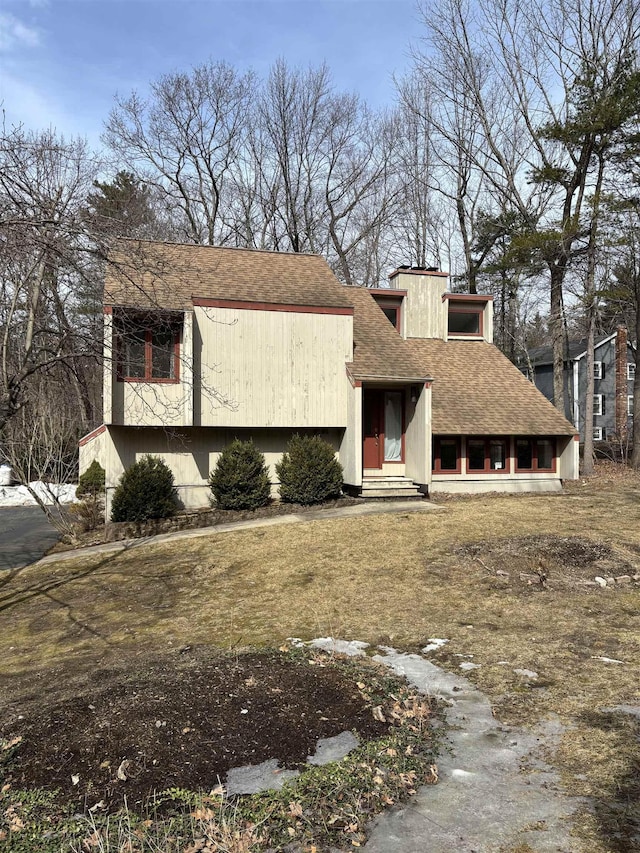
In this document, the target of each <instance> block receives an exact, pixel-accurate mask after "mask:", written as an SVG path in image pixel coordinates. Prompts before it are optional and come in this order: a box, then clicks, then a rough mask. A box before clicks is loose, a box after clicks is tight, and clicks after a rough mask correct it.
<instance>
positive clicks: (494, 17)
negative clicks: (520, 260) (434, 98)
mask: <svg viewBox="0 0 640 853" xmlns="http://www.w3.org/2000/svg"><path fill="white" fill-rule="evenodd" d="M422 11H423V18H424V22H425V26H426V28H427V33H428V38H429V44H430V47H431V52H430V53H427V52H423V53H422V54H420V56H419V57H418V58H417V62H418V65H417V67H418V69H419V70H420V71H421V72H422V73H423V74H425V75H428V76H429V79H430V83H431V85H432V86H435V88H436V90H437V91H438V94H439V97H440V98H441V99H442V101H443V103H444V104H445V108H446V109H445V112H444V116H445V117H446V116H447V115H448V114H451V112H452V111H453V112H454V113H455V110H461V109H463V110H464V111H465V113H467V114H471V115H472V116H473V120H474V125H473V131H474V132H473V134H472V135H471V136H469V135H468V134H463V135H460V134H458V135H457V137H455V138H453V137H452V141H453V142H454V144H455V145H456V146H459V147H461V149H462V152H463V154H464V156H465V157H466V158H468V159H469V161H470V162H471V163H473V165H474V167H476V168H478V169H480V170H481V172H482V176H483V180H484V181H485V182H486V185H487V187H488V188H489V190H490V192H491V194H492V195H494V196H495V198H496V199H497V198H500V197H502V198H504V199H505V200H506V202H507V205H508V207H510V208H511V209H513V210H515V211H517V212H518V214H519V215H520V217H521V218H522V220H523V222H525V223H526V224H527V227H528V230H529V235H530V236H529V237H528V243H529V246H530V248H531V250H535V251H536V252H538V253H539V255H540V257H541V258H542V259H543V260H544V262H545V264H546V266H547V269H548V275H549V294H550V317H549V323H550V329H551V336H552V342H553V349H554V401H555V404H556V406H557V407H558V408H559V409H560V410H564V387H563V336H562V313H563V286H564V281H565V276H566V274H567V270H568V268H569V265H570V263H571V261H572V258H573V253H574V249H575V247H576V242H577V241H579V240H580V239H581V238H583V239H584V238H586V233H585V231H584V222H583V220H582V213H583V209H584V205H585V200H586V198H587V196H588V191H589V186H590V181H591V180H592V179H593V177H594V172H593V167H594V154H595V148H594V145H595V142H596V139H597V131H595V130H594V131H591V132H590V131H589V128H588V127H586V126H585V127H583V133H582V134H580V135H578V134H566V135H563V134H562V133H559V132H555V131H556V130H557V129H559V128H561V127H563V126H566V125H567V122H568V121H569V120H570V119H571V115H572V101H571V93H572V92H573V89H574V86H575V84H576V82H577V81H578V80H579V79H580V76H581V75H582V74H583V72H584V70H585V66H586V67H588V66H589V65H590V64H593V63H594V62H596V61H597V62H598V63H600V65H601V66H602V67H603V68H604V69H605V73H602V74H601V75H600V76H599V77H598V78H597V79H598V90H597V97H598V99H599V101H600V102H604V101H606V100H607V99H609V98H610V97H611V96H612V95H613V94H614V93H615V91H616V89H615V86H616V84H615V83H614V82H613V81H615V80H616V73H615V69H616V67H617V65H618V63H619V59H620V56H621V55H622V56H629V54H630V51H632V50H633V49H634V47H635V44H636V39H637V26H638V15H639V14H640V13H639V10H638V7H637V4H634V3H632V2H628V0H606V2H596V0H561V2H558V3H553V4H552V3H550V2H548V0H532V2H530V3H527V4H525V5H522V4H519V3H517V2H515V0H500V2H498V3H495V2H493V0H491V2H489V0H477V2H468V0H445V2H444V3H438V4H429V3H425V4H424V5H423V7H422ZM441 124H442V125H443V127H446V122H444V121H443V122H441ZM454 126H455V125H454ZM450 136H452V134H450ZM583 246H584V243H583V244H582V246H581V248H583Z"/></svg>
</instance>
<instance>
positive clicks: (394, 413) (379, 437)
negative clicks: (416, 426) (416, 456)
mask: <svg viewBox="0 0 640 853" xmlns="http://www.w3.org/2000/svg"><path fill="white" fill-rule="evenodd" d="M363 396H364V399H363V415H362V421H363V454H362V464H363V467H364V468H382V465H383V463H384V462H403V461H404V459H403V452H402V433H403V404H402V392H401V391H383V390H379V389H371V390H365V391H364V395H363Z"/></svg>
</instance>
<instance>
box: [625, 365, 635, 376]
mask: <svg viewBox="0 0 640 853" xmlns="http://www.w3.org/2000/svg"><path fill="white" fill-rule="evenodd" d="M635 378H636V366H635V364H631V363H629V364H627V379H635Z"/></svg>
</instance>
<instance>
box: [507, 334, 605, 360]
mask: <svg viewBox="0 0 640 853" xmlns="http://www.w3.org/2000/svg"><path fill="white" fill-rule="evenodd" d="M614 338H615V335H607V337H599V338H596V340H595V346H596V348H597V347H599V346H601V345H602V344H604V343H606V342H607V341H611V340H613V339H614ZM586 349H587V339H586V338H582V339H581V340H579V341H569V345H568V355H569V361H573V359H575V358H579V357H580V356H581V355H584V354H585V352H586ZM565 355H566V353H565ZM529 360H530V361H531V364H532V365H533V366H534V367H542V366H543V365H545V364H553V347H534V348H533V349H530V350H529ZM522 364H523V366H524V365H525V364H526V361H525V359H522Z"/></svg>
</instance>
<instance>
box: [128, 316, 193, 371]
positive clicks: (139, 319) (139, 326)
mask: <svg viewBox="0 0 640 853" xmlns="http://www.w3.org/2000/svg"><path fill="white" fill-rule="evenodd" d="M115 330H116V335H117V338H116V340H117V375H118V380H119V381H121V382H178V381H179V380H180V320H179V319H178V318H177V317H176V316H175V315H173V314H167V315H164V314H161V315H154V314H151V313H149V314H124V313H123V314H121V315H120V316H118V317H117V318H116V322H115Z"/></svg>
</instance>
